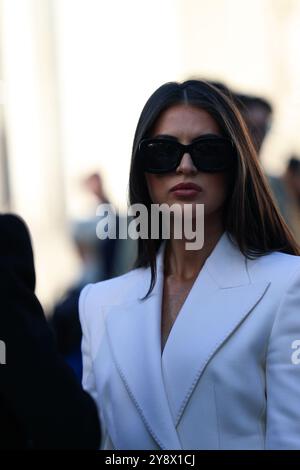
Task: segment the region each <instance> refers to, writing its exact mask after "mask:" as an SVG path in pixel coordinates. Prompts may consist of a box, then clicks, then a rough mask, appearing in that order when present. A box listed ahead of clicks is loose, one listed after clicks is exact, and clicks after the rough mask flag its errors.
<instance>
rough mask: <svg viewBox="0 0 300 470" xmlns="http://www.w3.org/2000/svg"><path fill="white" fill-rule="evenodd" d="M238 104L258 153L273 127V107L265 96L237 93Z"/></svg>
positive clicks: (235, 95)
mask: <svg viewBox="0 0 300 470" xmlns="http://www.w3.org/2000/svg"><path fill="white" fill-rule="evenodd" d="M234 97H235V100H236V104H237V106H238V108H239V110H240V112H241V113H242V116H243V118H244V120H245V122H246V124H247V127H248V130H249V132H250V135H251V137H252V139H253V143H254V146H255V148H256V152H257V155H258V156H260V152H261V148H262V145H263V143H264V140H265V138H266V136H267V134H268V132H269V131H270V129H271V124H272V115H273V107H272V105H271V103H270V102H269V101H268V100H266V99H265V98H262V97H259V96H251V95H244V94H239V93H235V94H234Z"/></svg>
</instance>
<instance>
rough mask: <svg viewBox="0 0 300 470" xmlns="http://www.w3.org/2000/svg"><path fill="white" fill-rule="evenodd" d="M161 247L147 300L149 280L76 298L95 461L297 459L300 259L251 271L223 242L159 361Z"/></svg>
mask: <svg viewBox="0 0 300 470" xmlns="http://www.w3.org/2000/svg"><path fill="white" fill-rule="evenodd" d="M165 246H166V243H165V242H163V243H162V245H161V247H160V250H159V252H158V254H157V270H158V273H157V275H158V276H157V282H156V284H155V288H154V290H153V291H152V293H151V295H150V296H149V298H148V299H147V300H144V301H141V300H140V299H141V297H143V296H144V295H145V294H146V292H147V290H148V288H149V284H150V268H139V269H134V270H132V271H130V272H129V273H127V274H125V275H122V276H119V277H117V278H114V279H110V280H107V281H102V282H99V283H97V284H90V285H88V286H86V287H85V288H84V289H83V291H82V293H81V296H80V302H79V310H80V319H81V325H82V330H83V340H82V353H83V387H84V388H85V389H86V390H87V391H88V392H89V393H90V394H91V395H92V396H93V397H94V399H95V401H96V403H97V405H98V409H99V415H100V419H101V425H102V431H103V438H102V442H101V449H120V450H122V449H148V450H152V449H153V450H159V449H168V450H173V449H194V450H196V449H300V364H299V363H298V362H300V361H299V360H298V359H299V357H300V354H299V355H298V354H297V347H299V345H300V257H298V256H292V255H286V254H283V253H279V252H274V253H271V254H268V255H265V256H263V257H260V258H258V259H256V260H248V259H246V258H245V257H244V256H243V255H242V253H241V252H240V250H239V249H238V247H237V246H236V245H235V244H233V243H232V242H231V241H230V239H229V237H228V235H227V232H224V233H223V235H222V236H221V238H220V239H219V241H218V243H217V244H216V246H215V248H214V250H213V251H212V253H211V255H210V256H209V257H208V258H207V260H206V262H205V264H204V266H203V268H202V269H201V271H200V273H199V275H198V277H197V279H196V281H195V283H194V285H193V287H192V289H191V290H190V293H189V295H188V297H187V298H186V300H185V302H184V304H183V306H182V308H181V310H180V313H179V315H178V317H177V319H176V322H175V323H174V325H173V328H172V330H171V332H170V335H169V337H168V340H167V342H166V345H165V348H164V350H163V354H162V353H161V305H162V292H163V260H164V252H165ZM297 341H299V343H297ZM297 345H298V346H297Z"/></svg>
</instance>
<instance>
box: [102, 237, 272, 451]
mask: <svg viewBox="0 0 300 470" xmlns="http://www.w3.org/2000/svg"><path fill="white" fill-rule="evenodd" d="M165 247H166V242H163V243H162V245H161V247H160V249H159V251H158V254H157V281H156V284H155V287H154V289H153V291H152V293H151V294H150V295H149V296H148V298H147V299H146V300H144V301H141V300H140V298H142V297H143V296H144V295H145V294H146V292H147V290H148V288H149V284H150V278H151V273H150V268H147V269H143V270H141V274H140V279H139V281H138V284H139V285H138V294H139V297H138V299H136V300H135V301H129V302H128V303H127V304H125V305H124V304H122V305H119V306H114V307H111V309H110V313H109V314H108V316H107V331H108V335H109V338H110V344H111V348H112V351H113V356H114V360H115V361H116V364H117V367H118V369H119V371H120V375H121V377H122V379H123V381H124V382H125V385H126V387H127V389H128V390H129V391H130V394H131V396H132V397H133V399H134V402H135V403H136V407H137V410H138V412H139V413H140V415H141V417H142V419H143V421H144V423H145V426H146V428H147V429H148V431H149V432H150V434H151V435H152V437H153V439H154V440H155V441H156V442H157V444H158V445H159V446H160V447H161V448H162V449H181V448H182V447H181V443H180V440H179V436H178V433H177V426H178V424H179V422H180V419H181V417H182V415H183V413H184V410H185V407H186V405H187V403H188V401H189V399H190V397H191V395H192V393H193V391H194V388H195V387H196V385H197V383H198V381H199V379H200V377H201V375H202V374H203V372H204V370H205V368H206V366H207V364H208V363H209V361H210V360H211V359H212V358H213V356H214V354H215V353H216V352H217V350H219V349H220V348H221V346H222V344H223V343H224V341H225V340H226V339H227V338H228V337H229V336H230V335H231V334H232V333H233V332H234V330H235V329H236V328H237V327H238V326H239V325H240V324H241V322H242V321H243V320H244V319H245V318H246V316H247V315H248V314H249V313H250V311H251V310H252V308H253V307H254V306H255V305H256V304H257V303H258V302H259V301H260V299H261V298H262V297H263V295H264V294H265V292H266V290H267V288H268V286H269V284H270V283H269V282H267V281H262V282H255V283H251V279H250V278H249V275H248V272H247V263H246V259H245V257H244V256H243V255H242V253H241V252H240V251H239V249H238V247H237V246H236V245H235V243H234V242H232V241H231V240H230V238H229V236H228V234H227V232H224V233H223V235H222V236H221V237H220V239H219V241H218V242H217V244H216V246H215V248H214V250H213V251H212V253H211V255H210V256H209V257H208V258H207V260H206V262H205V264H204V266H203V267H202V269H201V271H200V273H199V275H198V277H197V279H196V281H195V283H194V285H193V287H192V289H191V290H190V293H189V295H188V297H187V298H186V300H185V302H184V304H183V306H182V308H181V310H180V313H179V315H178V317H177V320H176V322H175V323H174V325H173V328H172V330H171V332H170V335H169V337H168V340H167V342H166V345H165V348H164V351H163V354H161V307H162V294H163V281H164V279H163V268H164V253H165Z"/></svg>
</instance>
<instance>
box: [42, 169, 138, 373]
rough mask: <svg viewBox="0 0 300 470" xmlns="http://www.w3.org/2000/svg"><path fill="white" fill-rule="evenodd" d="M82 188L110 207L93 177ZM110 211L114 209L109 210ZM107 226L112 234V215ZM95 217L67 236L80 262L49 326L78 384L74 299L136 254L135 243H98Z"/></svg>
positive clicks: (123, 267)
mask: <svg viewBox="0 0 300 470" xmlns="http://www.w3.org/2000/svg"><path fill="white" fill-rule="evenodd" d="M83 187H84V188H85V189H86V190H88V191H89V192H90V193H92V194H93V195H94V196H96V201H97V204H98V205H99V204H110V201H109V199H108V197H107V195H106V194H105V191H104V188H103V182H102V178H101V176H100V174H99V173H93V174H91V175H90V176H88V177H87V178H85V179H84V180H83ZM112 211H114V207H113V206H112ZM110 216H111V217H112V219H111V223H110V227H111V226H112V225H111V224H112V223H114V224H116V233H117V234H118V226H119V223H120V217H121V216H119V215H118V214H117V213H116V217H114V215H113V214H111V215H110ZM99 220H100V218H99V217H91V218H90V219H87V220H82V221H78V222H74V223H73V224H72V229H71V236H72V240H73V243H74V246H75V249H76V252H77V254H78V256H79V258H80V261H81V270H80V275H79V278H78V280H77V281H76V282H75V283H74V285H73V286H72V287H71V288H70V289H69V290H68V291H67V292H66V294H65V295H64V297H63V298H62V299H61V300H60V301H59V302H58V303H57V304H56V305H55V307H54V311H53V315H52V318H51V319H50V323H51V325H52V328H53V329H54V332H55V335H56V339H57V345H58V349H59V351H60V353H61V354H62V356H63V357H64V359H65V361H66V362H67V363H68V364H69V365H70V366H71V367H72V369H73V370H74V372H75V373H76V376H77V378H78V380H79V381H80V382H81V380H82V355H81V338H82V332H81V325H80V321H79V313H78V299H79V294H80V291H81V290H82V288H83V287H84V286H85V285H86V284H89V283H93V282H97V281H102V280H105V279H110V278H112V277H115V276H118V275H120V274H123V273H125V272H127V271H129V269H131V268H132V266H133V264H134V261H135V258H136V251H137V242H136V241H135V240H130V239H127V240H121V239H118V237H117V238H115V239H114V238H111V237H109V236H108V237H107V238H105V239H103V240H102V239H99V238H98V237H97V233H96V226H97V223H98V222H99Z"/></svg>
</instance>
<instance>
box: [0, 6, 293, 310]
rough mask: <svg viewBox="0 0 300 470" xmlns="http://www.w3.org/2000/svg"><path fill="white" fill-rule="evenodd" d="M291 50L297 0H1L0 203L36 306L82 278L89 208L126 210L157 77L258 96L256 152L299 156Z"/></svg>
mask: <svg viewBox="0 0 300 470" xmlns="http://www.w3.org/2000/svg"><path fill="white" fill-rule="evenodd" d="M299 52H300V1H299V0H251V1H249V0H248V1H247V0H210V1H209V2H208V1H206V0H152V1H151V2H149V1H146V0H126V1H122V0H111V1H109V2H107V1H104V0H0V211H1V212H2V211H13V212H16V213H18V214H20V215H21V216H22V217H23V218H24V219H25V221H26V222H27V224H28V225H29V228H30V230H31V233H32V237H33V246H34V252H35V261H36V269H37V281H38V282H37V294H38V296H39V298H40V300H41V302H42V304H43V306H44V307H45V309H46V311H47V312H49V313H51V312H52V311H53V309H54V306H55V305H56V303H57V302H58V300H59V299H60V298H61V296H62V295H63V294H64V292H65V291H66V290H67V289H68V288H70V286H72V285H73V286H74V285H75V286H77V287H78V286H81V285H82V284H84V282H86V281H89V280H91V279H93V276H92V274H91V273H92V272H93V269H94V268H95V266H94V265H93V261H92V259H93V257H92V255H91V252H92V251H93V250H94V249H96V250H97V248H95V247H92V248H91V244H93V242H94V241H93V240H92V241H91V238H92V237H93V236H95V231H94V221H95V219H94V218H95V210H96V206H97V204H98V203H99V201H103V200H105V201H110V202H112V203H113V204H114V205H115V207H116V209H118V210H123V211H125V210H126V207H127V184H128V173H129V163H130V153H131V145H132V140H133V134H134V131H135V126H136V124H137V120H138V118H139V114H140V112H141V109H142V107H143V105H144V103H145V101H146V100H147V98H148V97H149V96H150V94H151V93H152V92H153V91H154V90H155V89H156V88H157V87H158V86H159V85H161V84H162V83H164V82H166V81H174V80H176V81H177V80H184V79H187V78H191V77H192V78H195V77H199V78H204V79H209V80H214V81H217V82H222V83H225V84H226V85H228V86H229V87H230V88H232V89H233V90H234V91H235V92H237V93H241V94H243V95H252V96H258V97H261V98H264V99H265V100H267V102H268V103H270V105H271V107H272V113H271V112H269V115H270V114H272V116H271V117H270V116H268V119H269V118H270V119H269V121H270V122H268V126H267V127H268V129H269V127H270V130H269V131H268V132H266V138H265V140H264V141H263V144H262V147H261V152H260V155H261V163H262V165H263V167H264V169H265V171H266V173H268V174H269V175H270V176H271V177H272V175H273V176H274V177H279V176H280V175H282V174H283V173H284V171H285V169H286V167H287V165H288V162H290V160H291V157H292V156H294V157H293V158H294V161H296V164H295V167H297V161H298V160H297V157H295V156H297V155H299V154H300V60H299ZM270 124H271V126H270ZM297 168H298V167H297ZM299 200H300V198H299ZM90 242H91V243H90ZM87 247H88V248H87ZM131 248H132V247H129V248H128V246H127V247H126V250H125V252H126V256H127V255H128V257H127V258H126V256H125V258H124V259H123V264H122V266H118V267H114V269H113V270H111V272H110V275H113V273H115V274H118V273H121V272H124V271H125V270H126V269H127V266H129V264H130V260H131V256H133V252H134V248H132V251H131ZM111 249H114V248H112V247H109V248H108V251H107V247H106V248H105V250H106V253H107V252H108V253H110V251H109V250H111ZM123 251H124V250H123ZM83 263H85V265H86V266H88V268H87V269H83V268H82V266H83ZM104 264H105V263H104ZM105 269H106V268H105V266H104V265H103V266H102V274H100V275H99V273H98V274H97V275H98V277H100V278H101V276H102V278H104V276H106V277H107V272H106V271H105ZM104 271H105V273H106V274H104Z"/></svg>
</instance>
